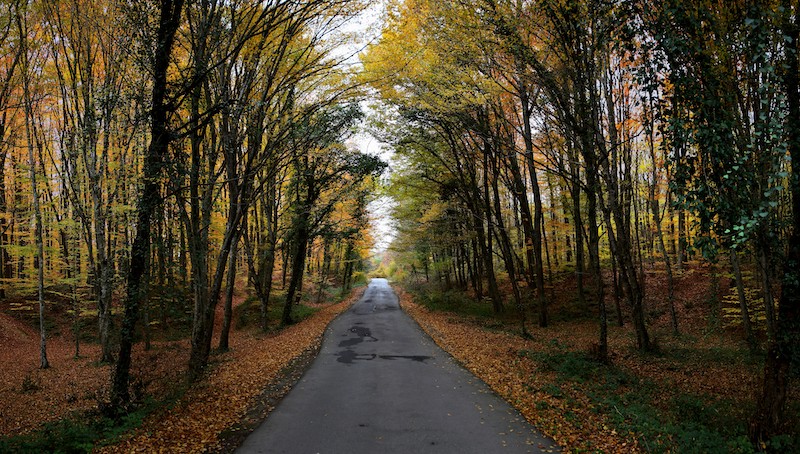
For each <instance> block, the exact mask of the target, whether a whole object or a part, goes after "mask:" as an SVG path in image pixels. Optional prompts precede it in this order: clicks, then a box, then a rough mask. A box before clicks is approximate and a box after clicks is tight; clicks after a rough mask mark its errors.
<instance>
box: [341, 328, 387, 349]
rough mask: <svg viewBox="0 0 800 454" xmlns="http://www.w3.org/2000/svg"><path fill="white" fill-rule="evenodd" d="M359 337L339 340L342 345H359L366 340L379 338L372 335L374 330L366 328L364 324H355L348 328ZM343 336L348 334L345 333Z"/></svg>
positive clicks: (374, 340) (375, 340)
mask: <svg viewBox="0 0 800 454" xmlns="http://www.w3.org/2000/svg"><path fill="white" fill-rule="evenodd" d="M356 325H358V324H356ZM347 331H349V332H351V333H353V334H355V335H356V336H358V337H353V338H351V339H347V340H343V341H341V342H339V346H340V347H352V346H354V345H358V344H360V343H362V342H364V341H368V342H378V339H377V338H376V337H374V336H373V335H372V331H371V330H370V329H369V328H364V327H363V326H353V327H352V328H350V329H349V330H347ZM343 336H346V334H344V335H343Z"/></svg>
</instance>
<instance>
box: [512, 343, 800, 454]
mask: <svg viewBox="0 0 800 454" xmlns="http://www.w3.org/2000/svg"><path fill="white" fill-rule="evenodd" d="M566 347H567V346H565V345H562V344H559V343H555V344H553V343H551V345H550V348H549V349H548V350H547V351H544V352H534V351H521V352H519V354H520V355H521V356H527V357H529V358H531V359H533V360H534V361H536V362H537V363H538V364H539V367H540V368H541V369H543V370H547V371H552V372H555V373H556V377H557V382H556V383H549V384H547V385H545V386H544V387H542V391H544V392H546V393H548V394H550V395H551V396H553V397H556V398H564V397H565V396H567V395H568V394H567V393H566V392H565V391H564V390H565V389H567V387H568V386H570V384H575V385H576V386H577V388H578V389H580V390H581V392H584V393H585V394H586V395H587V397H589V399H590V400H591V401H592V403H593V404H594V406H595V411H597V412H599V413H601V414H604V415H605V416H606V418H608V421H609V423H610V425H612V426H613V427H614V428H615V429H616V430H617V432H619V433H629V432H632V433H634V434H636V436H637V437H638V439H639V442H640V444H641V446H642V447H643V448H644V450H645V451H647V452H655V453H666V452H682V453H683V452H686V453H751V452H755V451H756V447H755V446H753V445H752V444H751V443H750V441H749V440H748V438H747V417H748V415H750V414H751V413H752V409H750V408H742V405H741V402H734V401H730V400H719V399H713V398H711V397H709V396H703V395H693V394H678V395H675V396H673V397H671V398H668V399H663V396H662V393H663V392H665V391H666V390H664V389H661V388H659V385H657V384H655V383H653V382H651V381H650V380H642V379H639V378H638V377H636V376H635V375H633V374H631V373H628V372H626V371H624V370H622V369H620V368H618V367H615V366H613V365H607V364H603V363H600V362H597V361H595V360H594V359H592V358H591V357H590V356H589V355H588V354H586V353H583V352H576V351H572V350H568V349H567V348H566ZM731 354H732V353H731ZM567 419H568V420H569V419H570V418H567ZM573 422H574V421H573ZM799 446H800V445H798V437H797V436H782V437H776V438H774V439H773V440H771V441H770V442H769V443H768V444H767V447H768V448H769V449H770V450H771V451H774V452H788V451H794V450H795V449H797V448H798V447H799ZM787 450H788V451H787Z"/></svg>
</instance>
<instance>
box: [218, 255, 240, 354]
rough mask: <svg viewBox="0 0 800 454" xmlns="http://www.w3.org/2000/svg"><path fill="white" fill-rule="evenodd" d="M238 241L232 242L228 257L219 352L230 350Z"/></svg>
mask: <svg viewBox="0 0 800 454" xmlns="http://www.w3.org/2000/svg"><path fill="white" fill-rule="evenodd" d="M238 252H239V249H238V240H234V242H233V246H232V247H231V253H230V255H229V256H228V280H227V282H226V288H225V307H224V310H223V317H222V329H221V330H220V332H219V350H220V351H223V352H225V351H228V350H229V348H230V345H229V344H230V332H231V319H232V318H233V291H234V290H235V287H236V259H237V256H238Z"/></svg>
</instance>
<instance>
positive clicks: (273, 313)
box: [234, 294, 319, 329]
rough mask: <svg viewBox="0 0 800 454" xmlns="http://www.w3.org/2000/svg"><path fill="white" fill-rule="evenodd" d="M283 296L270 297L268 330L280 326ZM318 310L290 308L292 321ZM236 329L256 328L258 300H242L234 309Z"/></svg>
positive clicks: (258, 319)
mask: <svg viewBox="0 0 800 454" xmlns="http://www.w3.org/2000/svg"><path fill="white" fill-rule="evenodd" d="M283 298H284V297H283V295H281V294H276V295H272V296H270V301H269V304H268V305H267V320H268V324H269V326H270V329H273V328H274V329H277V328H278V327H279V325H280V320H281V316H282V315H283V302H284V301H283ZM317 311H319V308H317V307H311V306H307V305H305V304H302V303H301V304H299V305H296V306H294V307H293V308H292V319H294V321H295V323H296V322H299V321H301V320H305V319H306V318H308V317H310V316H312V315H314V314H315V313H316V312H317ZM234 320H235V323H236V325H235V327H236V329H244V328H247V327H249V326H256V325H258V324H259V323H260V320H261V303H260V302H259V300H258V298H257V297H255V296H251V297H249V298H247V299H246V300H244V302H243V303H242V304H241V305H239V306H238V307H237V308H236V311H235V313H234Z"/></svg>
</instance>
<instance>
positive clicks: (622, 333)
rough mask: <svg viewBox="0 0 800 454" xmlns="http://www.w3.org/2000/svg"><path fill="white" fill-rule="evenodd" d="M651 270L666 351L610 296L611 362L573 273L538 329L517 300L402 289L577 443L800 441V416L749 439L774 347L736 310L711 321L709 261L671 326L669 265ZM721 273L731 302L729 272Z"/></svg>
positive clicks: (692, 279)
mask: <svg viewBox="0 0 800 454" xmlns="http://www.w3.org/2000/svg"><path fill="white" fill-rule="evenodd" d="M647 278H648V294H649V295H650V296H649V297H648V298H647V300H646V304H647V312H648V316H649V317H648V327H649V330H650V334H651V337H652V339H653V340H654V342H655V343H656V344H657V346H658V351H657V352H656V353H652V354H642V353H639V352H638V351H637V350H636V340H635V336H634V333H633V330H632V328H631V326H630V324H629V323H628V320H624V321H625V326H624V327H618V326H616V324H615V323H614V322H615V318H614V316H613V312H614V311H615V309H614V301H613V298H609V300H608V301H607V304H608V307H609V312H611V313H612V314H609V319H610V321H609V325H610V326H609V351H610V361H609V364H603V363H600V362H597V361H596V360H595V359H594V358H593V356H592V354H591V352H592V351H593V349H596V344H597V339H598V333H599V326H598V323H597V321H596V316H593V315H592V313H593V312H594V311H593V310H592V308H586V307H584V308H581V307H576V303H575V302H574V299H575V296H574V292H575V290H574V289H575V286H574V282H570V280H571V278H570V277H569V276H566V277H562V279H563V280H562V282H560V283H556V285H555V286H554V287H555V288H556V290H555V292H554V294H553V293H550V292H549V296H550V300H551V301H552V303H551V306H550V311H549V313H550V321H551V323H550V326H549V327H547V328H539V327H537V326H536V325H535V321H536V315H535V313H532V314H529V317H528V320H529V322H528V326H527V329H528V331H529V332H530V334H531V338H530V339H525V338H524V337H523V336H521V335H520V332H521V330H520V324H519V317H518V312H517V311H515V310H514V309H513V308H511V307H509V308H507V309H506V313H505V314H504V315H502V316H500V317H497V316H495V315H494V314H491V307H490V306H491V305H490V304H489V303H488V302H476V301H474V300H470V299H469V298H465V297H463V294H462V296H459V295H458V294H457V293H453V292H442V291H436V290H431V289H430V288H427V289H426V288H425V286H424V285H423V286H419V287H417V286H410V287H409V289H410V291H412V292H413V294H412V293H409V292H407V291H404V290H403V289H398V293H399V295H400V298H401V305H402V306H403V307H404V308H405V310H406V311H407V312H408V313H409V314H410V315H412V317H414V319H416V320H417V322H418V323H419V324H420V325H421V326H422V327H423V329H424V330H425V331H426V332H428V334H429V335H430V336H431V337H432V338H433V339H434V340H435V341H436V342H437V343H438V344H439V345H440V346H441V347H442V348H444V349H445V350H447V351H448V352H450V353H451V354H452V355H453V356H454V357H455V358H456V359H457V360H458V361H460V362H461V363H462V364H464V365H465V367H467V368H468V369H469V370H471V371H472V372H473V373H474V374H475V375H477V376H478V377H480V378H481V379H483V380H484V381H485V382H486V383H488V384H489V385H490V386H491V387H492V388H493V389H494V391H495V392H497V393H498V394H499V395H501V396H502V397H503V398H505V399H506V400H507V401H509V402H510V403H511V404H512V405H514V406H515V407H516V408H517V409H518V410H519V411H520V412H521V413H522V414H523V415H525V417H526V418H527V419H528V420H529V421H530V422H531V423H533V424H534V425H535V426H536V427H537V428H538V429H540V430H541V431H542V432H543V433H544V434H546V435H548V436H551V437H553V438H554V439H555V440H556V442H557V443H559V444H560V445H561V446H563V447H564V448H565V449H566V450H567V451H574V452H585V451H588V452H595V451H599V452H619V453H628V452H753V451H754V450H761V449H764V448H769V449H770V450H772V451H774V452H789V451H791V450H793V449H797V448H799V447H800V445H799V444H798V433H799V432H798V429H799V428H800V421H798V420H797V419H798V418H795V420H794V421H791V422H790V424H789V425H788V426H787V427H786V429H785V430H786V433H787V435H786V436H781V437H776V438H775V439H773V440H771V441H770V442H768V443H767V444H766V445H762V446H752V445H751V444H750V442H749V441H748V440H747V436H746V434H747V427H748V420H749V417H750V416H751V414H752V412H753V410H754V406H755V402H756V399H757V396H758V393H759V390H760V384H761V376H762V367H763V357H762V355H751V354H750V353H749V352H748V349H747V346H746V344H745V342H744V341H743V339H742V338H743V335H742V334H741V332H740V330H739V329H738V328H736V327H726V325H727V323H728V322H726V321H723V322H721V325H722V326H721V327H719V326H718V327H712V326H709V323H708V320H709V304H708V301H709V300H710V299H709V289H710V286H709V282H710V280H709V276H708V270H707V269H706V268H698V267H696V266H695V267H692V268H690V269H689V270H687V271H685V272H684V273H683V275H682V276H681V277H679V278H678V280H677V283H676V284H677V285H676V296H677V298H676V300H677V313H678V324H679V330H680V334H678V335H674V334H673V332H672V328H671V323H670V318H669V310H668V305H667V300H666V295H667V292H666V282H665V281H666V280H665V278H664V276H663V273H659V272H657V271H656V270H651V271H649V272H648V277H647ZM720 284H721V285H720V286H719V288H720V295H719V297H720V299H721V301H723V303H724V302H725V301H727V299H726V298H725V296H726V295H727V294H728V293H729V285H728V282H727V278H723V279H721V280H720ZM587 288H588V286H587ZM609 292H610V290H609ZM624 304H625V303H624V302H623V305H624ZM724 309H725V308H724V307H723V308H722V310H723V312H724ZM581 311H583V313H581ZM531 312H533V311H532V308H531ZM627 312H628V311H627V310H626V308H624V307H623V313H627ZM799 394H800V393H798V389H797V387H795V388H794V389H792V390H791V393H790V409H789V413H788V414H794V415H800V395H799Z"/></svg>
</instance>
